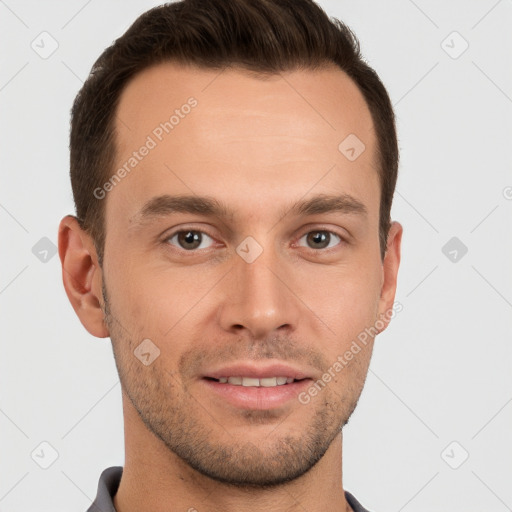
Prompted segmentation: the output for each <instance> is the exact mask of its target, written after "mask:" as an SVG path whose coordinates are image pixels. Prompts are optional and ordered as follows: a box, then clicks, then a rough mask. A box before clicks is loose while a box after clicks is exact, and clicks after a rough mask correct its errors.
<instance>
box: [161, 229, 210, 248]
mask: <svg viewBox="0 0 512 512" xmlns="http://www.w3.org/2000/svg"><path fill="white" fill-rule="evenodd" d="M205 237H206V238H209V239H210V240H212V239H211V237H209V236H208V235H207V234H206V233H203V232H202V231H197V230H193V229H187V230H182V231H177V232H176V233H174V235H171V236H170V237H169V238H167V241H168V242H170V243H171V245H175V246H176V244H174V243H172V240H173V239H176V240H177V243H178V246H177V247H178V248H179V249H184V250H186V251H194V250H195V249H206V248H207V247H205V246H203V247H201V246H202V245H203V242H204V239H205Z"/></svg>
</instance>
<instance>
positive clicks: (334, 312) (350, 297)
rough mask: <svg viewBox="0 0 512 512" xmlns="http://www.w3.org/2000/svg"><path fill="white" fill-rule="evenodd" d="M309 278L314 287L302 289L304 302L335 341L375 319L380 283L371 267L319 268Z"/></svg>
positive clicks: (377, 273) (354, 333)
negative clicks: (333, 269) (328, 330)
mask: <svg viewBox="0 0 512 512" xmlns="http://www.w3.org/2000/svg"><path fill="white" fill-rule="evenodd" d="M309 277H310V279H308V281H309V282H311V283H314V286H310V287H308V289H305V290H304V295H303V296H304V301H305V302H306V304H307V305H308V306H309V307H310V309H311V310H312V311H313V312H314V313H316V314H317V315H318V316H319V317H320V318H321V319H322V320H323V321H324V322H325V323H326V324H327V325H328V326H329V327H331V329H332V330H333V331H334V332H335V333H336V336H337V337H338V339H344V338H345V337H346V336H348V335H349V334H350V335H357V333H358V332H359V331H361V330H362V329H364V328H365V327H367V326H368V325H369V324H372V323H373V322H374V321H375V320H376V317H377V310H378V301H379V296H380V286H379V284H380V283H379V272H378V269H377V270H375V267H371V266H368V265H365V264H361V266H360V268H359V269H354V267H351V268H348V267H347V268H339V269H336V270H335V271H332V270H331V271H329V272H328V271H326V270H325V269H322V270H319V271H318V272H317V273H316V275H310V276H309Z"/></svg>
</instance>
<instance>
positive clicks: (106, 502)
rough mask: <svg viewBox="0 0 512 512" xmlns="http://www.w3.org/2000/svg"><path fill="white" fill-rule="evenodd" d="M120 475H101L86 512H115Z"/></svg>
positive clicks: (116, 469) (357, 508) (116, 471)
mask: <svg viewBox="0 0 512 512" xmlns="http://www.w3.org/2000/svg"><path fill="white" fill-rule="evenodd" d="M122 474H123V468H122V466H113V467H111V468H107V469H105V470H104V471H103V473H101V476H100V481H99V483H98V494H97V495H96V499H95V500H94V502H93V503H92V505H91V506H90V507H89V508H88V509H87V512H116V509H115V508H114V504H113V503H112V498H113V497H114V495H115V494H116V492H117V488H118V487H119V482H120V481H121V475H122ZM345 497H346V499H347V501H348V504H349V505H350V506H351V507H352V510H354V512H369V511H368V510H366V509H365V508H364V507H363V506H362V505H361V504H360V503H359V502H358V501H357V500H356V499H355V498H354V496H352V494H350V493H349V492H348V491H345Z"/></svg>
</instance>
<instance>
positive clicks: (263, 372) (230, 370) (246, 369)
mask: <svg viewBox="0 0 512 512" xmlns="http://www.w3.org/2000/svg"><path fill="white" fill-rule="evenodd" d="M203 377H211V378H214V379H219V378H220V377H252V378H255V379H263V378H265V377H287V378H290V377H291V378H293V379H295V380H301V379H308V378H311V376H310V374H309V373H307V372H306V371H304V370H300V369H298V368H294V367H293V366H290V365H288V364H284V363H272V364H266V365H262V364H259V365H258V364H255V363H237V364H231V365H228V366H223V367H222V368H219V369H216V370H212V371H208V372H206V373H205V374H204V376H203Z"/></svg>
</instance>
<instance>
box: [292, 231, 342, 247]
mask: <svg viewBox="0 0 512 512" xmlns="http://www.w3.org/2000/svg"><path fill="white" fill-rule="evenodd" d="M333 235H334V237H336V238H337V239H338V240H339V241H341V242H343V238H341V236H340V235H338V234H336V233H334V232H333V231H327V230H322V229H318V230H315V231H310V232H309V233H306V234H305V235H303V236H302V237H301V238H300V239H299V242H300V240H302V239H303V238H305V239H306V243H307V244H308V245H307V247H309V248H310V249H331V248H333V247H335V246H336V245H337V244H333V245H331V242H332V241H336V240H335V239H333ZM299 245H302V244H300V243H299ZM303 247H304V246H303Z"/></svg>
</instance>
